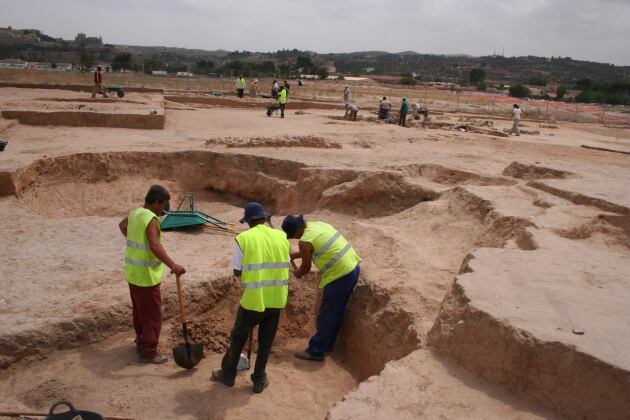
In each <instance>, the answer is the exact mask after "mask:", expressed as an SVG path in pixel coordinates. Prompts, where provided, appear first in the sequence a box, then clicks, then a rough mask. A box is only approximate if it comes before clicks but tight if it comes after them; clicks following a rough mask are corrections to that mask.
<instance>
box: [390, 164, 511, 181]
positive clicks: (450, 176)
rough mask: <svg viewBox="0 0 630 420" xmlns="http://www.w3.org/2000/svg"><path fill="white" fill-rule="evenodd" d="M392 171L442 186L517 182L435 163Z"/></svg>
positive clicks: (407, 166)
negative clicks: (425, 179)
mask: <svg viewBox="0 0 630 420" xmlns="http://www.w3.org/2000/svg"><path fill="white" fill-rule="evenodd" d="M390 169H394V170H399V171H402V172H403V173H404V174H405V175H407V176H411V177H422V178H427V179H429V180H430V181H432V182H436V183H438V184H442V185H448V186H451V185H466V184H470V185H515V184H516V182H515V181H513V180H511V179H507V178H502V177H492V176H485V175H479V174H476V173H473V172H466V171H462V170H459V169H451V168H447V167H445V166H442V165H436V164H433V163H420V164H413V165H405V166H393V167H390Z"/></svg>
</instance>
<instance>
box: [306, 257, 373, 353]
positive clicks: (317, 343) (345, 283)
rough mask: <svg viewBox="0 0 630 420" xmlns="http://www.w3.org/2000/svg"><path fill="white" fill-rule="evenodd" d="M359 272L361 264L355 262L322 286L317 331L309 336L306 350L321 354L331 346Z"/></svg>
mask: <svg viewBox="0 0 630 420" xmlns="http://www.w3.org/2000/svg"><path fill="white" fill-rule="evenodd" d="M360 272H361V266H359V264H357V266H356V267H355V268H354V270H352V271H351V272H350V273H348V274H346V275H345V276H343V277H340V278H338V279H337V280H335V281H333V282H332V283H329V284H328V285H327V286H325V287H324V296H323V298H322V305H321V306H320V307H319V314H318V315H317V332H316V333H315V335H314V336H313V337H311V340H310V341H309V343H308V348H307V349H306V351H307V352H309V353H311V354H313V355H316V356H323V355H324V352H326V351H328V350H329V349H330V348H332V345H333V343H334V342H335V339H336V338H337V334H338V333H339V328H341V322H342V321H343V315H344V313H345V312H346V305H347V304H348V299H350V295H352V291H353V290H354V286H355V285H356V284H357V280H359V274H360Z"/></svg>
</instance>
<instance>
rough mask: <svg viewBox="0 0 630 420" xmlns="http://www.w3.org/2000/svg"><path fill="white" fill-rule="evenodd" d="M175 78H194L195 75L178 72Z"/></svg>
mask: <svg viewBox="0 0 630 420" xmlns="http://www.w3.org/2000/svg"><path fill="white" fill-rule="evenodd" d="M175 76H177V77H193V76H194V74H193V73H190V72H187V71H178V72H177V73H176V74H175Z"/></svg>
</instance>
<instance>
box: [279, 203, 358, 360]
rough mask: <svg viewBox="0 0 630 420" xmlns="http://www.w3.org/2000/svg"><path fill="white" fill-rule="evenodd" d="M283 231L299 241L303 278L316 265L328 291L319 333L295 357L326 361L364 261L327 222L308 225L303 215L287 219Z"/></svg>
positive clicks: (319, 318)
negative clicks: (325, 358) (312, 265)
mask: <svg viewBox="0 0 630 420" xmlns="http://www.w3.org/2000/svg"><path fill="white" fill-rule="evenodd" d="M282 230H284V232H285V233H286V234H287V238H288V239H299V243H298V245H299V250H298V251H297V252H292V253H291V262H293V260H294V259H301V260H302V261H301V264H300V267H299V268H296V269H295V271H294V274H295V277H297V278H300V277H302V276H303V275H305V274H306V273H308V272H309V271H310V270H311V264H312V263H313V262H314V263H315V266H316V267H317V268H318V269H319V273H320V281H319V287H320V288H323V289H324V294H323V297H322V304H321V306H320V308H319V314H318V315H317V332H316V333H315V335H313V337H311V339H310V341H309V343H308V347H307V348H306V350H304V351H298V352H296V353H295V357H297V358H300V359H305V360H317V361H322V360H324V355H325V353H326V352H329V351H332V346H333V344H334V342H335V339H336V338H337V334H338V333H339V328H340V327H341V322H342V321H343V316H344V313H345V310H346V305H347V304H348V299H350V295H352V291H353V290H354V286H355V285H356V284H357V280H358V279H359V274H360V272H361V266H360V265H359V263H360V262H361V258H359V256H358V255H357V253H356V252H355V250H354V249H353V248H352V247H351V246H350V244H349V243H348V242H347V241H346V239H345V238H344V237H343V236H342V235H341V233H339V232H338V231H337V230H336V229H335V228H334V227H332V226H331V225H329V224H328V223H324V222H307V221H305V220H304V217H303V216H302V215H295V216H287V217H285V219H284V221H283V222H282Z"/></svg>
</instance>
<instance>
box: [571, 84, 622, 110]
mask: <svg viewBox="0 0 630 420" xmlns="http://www.w3.org/2000/svg"><path fill="white" fill-rule="evenodd" d="M575 87H576V88H577V89H579V90H580V91H581V92H580V93H578V94H577V96H576V97H575V101H576V102H586V103H600V104H610V105H630V80H624V81H619V82H613V83H606V82H595V81H593V80H591V79H580V80H577V81H576V82H575Z"/></svg>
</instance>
